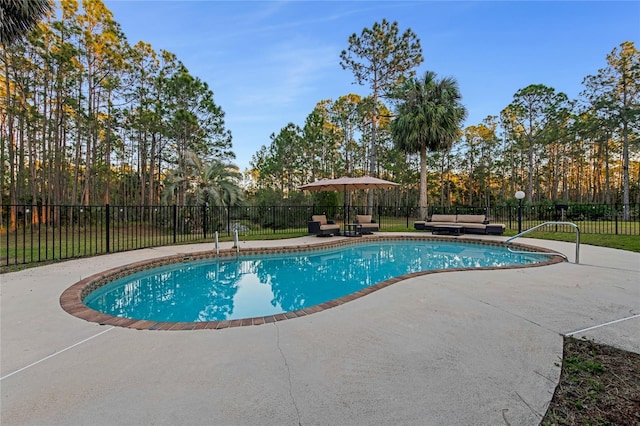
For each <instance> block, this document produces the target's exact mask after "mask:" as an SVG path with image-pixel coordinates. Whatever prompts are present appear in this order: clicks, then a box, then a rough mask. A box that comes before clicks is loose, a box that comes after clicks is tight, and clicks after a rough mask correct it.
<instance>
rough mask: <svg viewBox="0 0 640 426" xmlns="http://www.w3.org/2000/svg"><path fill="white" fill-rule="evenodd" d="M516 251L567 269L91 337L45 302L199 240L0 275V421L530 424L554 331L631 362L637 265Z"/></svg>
mask: <svg viewBox="0 0 640 426" xmlns="http://www.w3.org/2000/svg"><path fill="white" fill-rule="evenodd" d="M334 238H341V237H334ZM477 238H482V237H477ZM485 238H486V237H485ZM492 239H495V240H504V238H503V237H492ZM319 240H320V239H318V238H316V237H303V238H297V239H293V240H279V241H252V242H244V241H243V242H241V243H240V245H241V250H242V249H243V248H246V247H263V246H282V245H306V244H315V243H317V242H318V241H319ZM518 241H522V242H523V243H526V244H530V245H537V246H540V247H546V248H549V249H552V250H556V251H560V252H562V253H565V254H567V255H568V257H569V260H570V262H565V263H560V264H555V265H550V266H544V267H534V268H523V269H508V270H494V271H463V272H446V273H438V274H431V275H425V276H421V277H415V278H410V279H407V280H404V281H402V282H400V283H397V284H395V285H392V286H389V287H387V288H384V289H382V290H380V291H376V292H374V293H372V294H370V295H367V296H366V297H363V298H360V299H357V300H355V301H353V302H349V303H347V304H344V305H341V306H338V307H335V308H332V309H329V310H326V311H323V312H318V313H315V314H312V315H308V316H305V317H301V318H296V319H291V320H286V321H279V322H276V323H271V324H264V325H259V326H248V327H235V328H228V329H224V330H198V331H148V330H146V331H138V330H132V329H127V328H120V327H112V326H101V325H98V324H95V323H91V322H86V321H83V320H81V319H78V318H76V317H73V316H71V315H69V314H68V313H67V312H65V311H63V310H62V309H61V308H60V305H59V297H60V294H61V293H62V292H63V291H64V290H65V289H66V288H68V287H69V286H71V285H72V284H74V283H75V282H77V281H79V280H81V279H83V278H85V277H87V276H89V275H92V274H96V273H98V272H100V271H103V270H106V269H109V268H113V267H116V266H119V265H122V264H126V263H132V262H135V261H139V260H144V259H149V258H153V257H161V256H167V255H171V254H176V253H189V252H197V251H202V250H206V249H212V245H211V244H207V245H202V244H199V245H189V246H173V247H160V248H154V249H143V250H137V251H132V252H126V253H116V254H110V255H104V256H99V257H95V258H88V259H79V260H72V261H67V262H62V263H57V264H52V265H46V266H40V267H36V268H32V269H27V270H23V271H20V272H15V273H9V274H4V275H0V282H1V287H0V288H1V306H0V307H1V312H0V321H1V328H0V332H1V334H0V349H1V358H0V360H1V364H0V376H1V381H0V390H1V392H2V405H1V417H0V423H1V424H3V425H44V424H46V425H57V424H60V425H76V424H78V425H79V424H91V425H114V424H127V425H147V424H157V425H164V424H166V425H176V424H185V425H196V424H198V425H199V424H215V425H372V424H379V425H387V424H389V425H391V424H393V425H418V424H420V425H499V424H510V425H536V424H538V423H539V421H540V419H541V417H542V415H544V413H545V411H546V408H547V406H548V403H549V401H550V400H551V397H552V394H553V391H554V389H555V386H556V384H557V382H558V378H559V373H560V362H561V358H562V336H563V335H566V334H574V335H575V336H576V337H583V336H584V337H587V338H589V339H593V340H596V341H598V342H602V343H606V344H609V345H613V346H616V347H620V348H623V349H626V350H629V351H634V352H638V353H640V254H638V253H631V252H625V251H620V250H613V249H606V248H598V247H593V246H588V245H582V246H581V252H580V264H575V263H572V262H573V260H574V259H573V257H574V252H575V245H574V244H572V243H562V242H555V241H542V240H532V239H525V238H522V239H519V240H518ZM223 244H226V246H223V248H224V247H227V248H229V247H230V245H231V244H232V243H223Z"/></svg>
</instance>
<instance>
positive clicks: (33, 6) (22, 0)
mask: <svg viewBox="0 0 640 426" xmlns="http://www.w3.org/2000/svg"><path fill="white" fill-rule="evenodd" d="M51 7H52V5H51V0H2V1H0V43H2V44H3V45H8V44H11V43H12V42H14V41H15V40H17V39H19V38H20V37H22V36H24V35H25V34H27V33H28V32H29V31H31V30H32V29H33V28H34V27H35V26H36V25H37V24H38V22H39V21H40V19H42V17H43V16H44V15H45V14H46V13H47V12H49V11H50V10H51Z"/></svg>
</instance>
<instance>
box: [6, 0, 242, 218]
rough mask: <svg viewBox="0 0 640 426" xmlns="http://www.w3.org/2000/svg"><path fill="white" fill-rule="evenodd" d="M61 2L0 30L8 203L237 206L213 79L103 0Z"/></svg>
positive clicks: (233, 174) (235, 173)
mask: <svg viewBox="0 0 640 426" xmlns="http://www.w3.org/2000/svg"><path fill="white" fill-rule="evenodd" d="M41 3H42V2H41ZM28 4H29V2H17V3H16V5H17V6H16V7H18V8H19V7H21V6H22V5H24V7H27V6H28ZM32 4H35V3H32ZM56 6H57V7H56V8H55V10H53V9H52V10H51V11H49V13H47V14H45V16H44V17H43V18H42V19H41V20H40V23H39V24H38V25H36V26H35V27H34V28H33V29H31V30H30V31H28V32H27V34H26V35H25V36H23V37H15V36H14V37H13V38H10V37H9V36H7V37H3V38H2V39H0V67H1V70H0V111H1V115H0V164H2V171H1V172H0V191H1V192H0V195H1V197H2V203H3V204H34V205H35V204H42V205H60V204H74V205H95V204H103V203H112V204H126V205H154V204H159V203H160V202H161V201H162V200H164V201H165V202H177V203H181V204H187V203H195V202H196V201H202V200H203V199H207V200H208V199H211V201H212V202H216V203H225V202H230V203H235V202H236V201H237V200H238V199H239V198H240V191H239V189H238V188H237V186H236V187H232V186H229V185H228V183H229V182H233V183H235V182H237V178H238V171H237V168H236V167H235V166H234V165H233V164H232V163H231V162H232V160H233V159H234V158H235V154H234V153H233V151H232V145H231V133H230V131H229V130H228V129H227V128H226V127H225V122H224V112H223V110H222V108H221V107H220V106H219V105H217V104H216V102H215V100H214V96H213V91H212V90H211V88H210V87H209V85H208V84H207V83H206V82H204V81H202V80H201V79H199V78H198V77H196V76H193V75H192V74H191V73H190V72H189V70H188V69H187V67H186V66H185V65H184V64H183V63H182V62H181V61H180V60H179V59H178V58H177V56H176V55H175V54H173V53H171V52H168V51H165V50H160V51H156V50H154V49H153V48H152V46H151V45H149V44H148V43H145V42H143V41H139V42H137V43H136V44H134V45H131V44H130V43H129V42H128V40H127V38H126V36H125V35H124V34H123V33H122V31H121V28H120V26H119V24H118V23H117V22H116V21H115V19H114V17H113V14H112V13H111V11H109V10H108V9H107V8H106V7H105V5H104V4H103V3H102V2H101V1H100V0H83V1H82V3H81V4H79V3H78V1H76V0H61V1H60V2H59V3H58V4H57V5H56ZM3 7H4V6H3ZM18 11H20V10H19V9H18ZM3 12H5V14H7V13H11V12H12V11H11V10H4V11H3ZM3 29H4V27H3ZM211 182H213V183H214V184H211ZM215 183H222V184H223V185H222V186H220V185H217V184H215ZM229 191H230V192H229ZM34 220H37V218H34Z"/></svg>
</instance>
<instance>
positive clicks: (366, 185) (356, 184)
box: [298, 176, 399, 221]
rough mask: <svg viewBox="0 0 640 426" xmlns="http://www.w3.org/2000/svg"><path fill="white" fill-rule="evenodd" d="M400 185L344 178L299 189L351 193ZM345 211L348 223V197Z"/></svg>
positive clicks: (324, 180) (384, 181) (370, 178)
mask: <svg viewBox="0 0 640 426" xmlns="http://www.w3.org/2000/svg"><path fill="white" fill-rule="evenodd" d="M398 185H399V184H397V183H395V182H391V181H388V180H384V179H378V178H374V177H371V176H362V177H347V176H343V177H340V178H337V179H321V180H318V181H315V182H311V183H308V184H306V185H302V186H300V187H298V189H303V190H306V191H345V192H346V191H349V190H352V189H384V188H393V187H394V186H398ZM344 210H345V211H346V212H347V221H348V220H349V211H348V210H347V196H346V194H345V197H344Z"/></svg>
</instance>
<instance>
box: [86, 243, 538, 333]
mask: <svg viewBox="0 0 640 426" xmlns="http://www.w3.org/2000/svg"><path fill="white" fill-rule="evenodd" d="M547 259H548V257H546V256H540V255H534V254H515V253H511V252H509V251H508V250H506V249H505V248H503V247H499V246H491V245H479V244H465V243H456V242H446V241H442V242H440V241H383V242H380V241H379V242H375V243H365V244H354V245H349V246H344V247H341V248H337V249H332V250H321V251H307V252H299V253H288V254H277V255H260V256H246V257H245V256H241V257H238V258H216V259H206V260H201V261H194V262H187V263H180V264H171V265H167V266H164V267H160V268H154V269H149V270H146V271H142V272H139V273H136V274H132V275H129V276H127V277H124V278H121V279H118V280H115V281H113V282H111V283H109V284H107V285H105V286H103V287H101V288H99V289H97V290H96V291H94V292H92V293H90V294H89V295H88V296H87V297H86V298H85V300H84V303H85V304H86V305H87V306H89V307H90V308H92V309H95V310H97V311H100V312H104V313H107V314H110V315H113V316H118V317H125V318H133V319H141V320H153V321H169V322H174V321H175V322H178V321H186V322H200V321H220V320H229V319H240V318H251V317H258V316H267V315H273V314H277V313H282V312H291V311H296V310H298V309H302V308H306V307H310V306H314V305H317V304H320V303H323V302H327V301H329V300H333V299H337V298H339V297H342V296H345V295H348V294H351V293H354V292H356V291H358V290H360V289H362V288H364V287H368V286H371V285H374V284H377V283H379V282H382V281H385V280H387V279H390V278H393V277H398V276H401V275H405V274H409V273H412V272H418V271H425V270H434V269H448V268H476V267H500V266H509V265H516V264H518V265H519V264H530V263H537V262H541V261H544V260H547Z"/></svg>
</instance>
